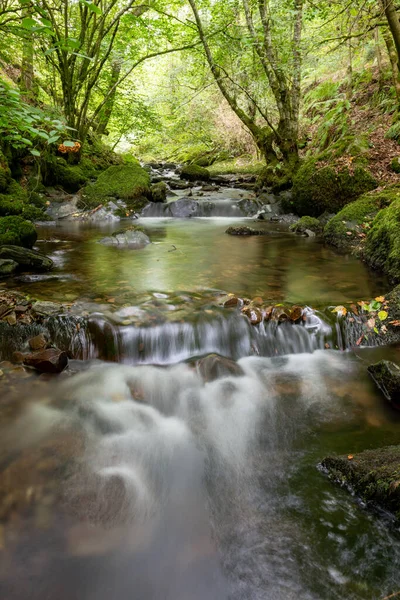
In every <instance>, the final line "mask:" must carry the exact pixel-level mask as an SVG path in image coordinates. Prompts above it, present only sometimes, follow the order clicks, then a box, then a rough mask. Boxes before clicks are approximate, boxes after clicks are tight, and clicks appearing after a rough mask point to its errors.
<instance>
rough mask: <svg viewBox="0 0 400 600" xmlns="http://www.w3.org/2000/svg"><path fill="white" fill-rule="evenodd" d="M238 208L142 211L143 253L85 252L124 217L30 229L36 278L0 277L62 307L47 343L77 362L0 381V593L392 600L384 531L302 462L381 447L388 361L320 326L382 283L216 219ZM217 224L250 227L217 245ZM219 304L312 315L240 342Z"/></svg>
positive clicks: (313, 242) (281, 231)
mask: <svg viewBox="0 0 400 600" xmlns="http://www.w3.org/2000/svg"><path fill="white" fill-rule="evenodd" d="M242 193H243V190H241V191H239V190H236V192H232V191H229V190H228V191H226V192H223V193H222V195H220V197H221V200H220V201H221V202H222V203H223V204H224V205H225V207H224V208H221V207H220V206H219V207H217V209H215V211H214V213H213V212H212V214H211V216H209V217H192V218H190V219H173V218H166V217H165V216H164V215H163V216H155V215H154V214H151V215H150V216H147V217H146V216H142V217H141V218H140V219H138V220H137V221H135V224H138V225H140V226H141V227H142V228H143V229H144V231H145V232H146V233H147V235H148V236H149V238H150V240H151V242H152V243H151V244H149V245H147V246H146V247H144V248H142V249H120V248H115V247H109V246H103V245H101V244H99V243H98V242H99V240H100V239H102V238H103V237H105V236H107V235H110V234H111V233H113V232H115V231H120V230H121V229H124V228H128V227H129V226H130V225H131V223H128V222H126V221H123V222H121V223H106V224H102V223H98V224H91V225H90V224H83V223H76V222H73V221H64V222H59V223H58V224H57V225H54V224H52V225H46V226H42V227H41V228H40V229H39V232H38V233H39V240H40V243H38V246H37V247H38V248H39V249H40V250H41V251H42V252H44V253H46V254H48V255H49V256H51V257H52V258H53V260H54V261H55V264H56V267H55V269H54V271H52V272H51V273H49V274H39V275H38V274H27V275H23V276H19V277H16V278H14V279H12V280H8V281H6V282H5V283H4V286H3V287H7V288H9V289H13V290H15V289H17V290H20V291H22V292H24V293H28V294H30V295H31V296H36V297H38V298H40V299H42V300H51V301H59V302H70V303H71V304H73V311H74V310H75V313H76V316H75V317H74V316H72V317H69V318H68V319H67V318H66V317H62V316H61V317H56V318H55V319H54V320H53V325H52V327H53V329H54V335H55V337H57V335H58V336H59V339H60V343H61V339H62V338H63V336H64V337H66V336H69V337H74V336H75V337H74V343H75V344H76V352H75V355H76V358H79V359H81V360H71V361H70V367H69V369H68V371H66V372H65V373H63V374H62V375H60V376H59V377H58V378H51V377H46V376H39V377H38V376H36V375H35V374H33V373H32V374H31V373H24V374H19V375H18V373H16V374H15V377H14V376H13V373H12V372H11V373H10V374H9V375H8V374H7V373H6V376H7V377H8V376H9V377H10V379H9V380H7V381H8V383H7V385H3V387H2V386H1V379H0V396H1V397H2V399H1V404H0V408H1V411H2V412H1V415H2V416H1V421H0V469H1V471H2V476H1V482H0V517H1V525H0V597H1V598H4V599H5V600H25V599H28V598H29V599H30V600H36V599H37V600H44V599H45V598H46V599H47V598H48V599H55V598H57V600H64V599H65V600H73V599H74V600H75V599H76V600H111V599H113V600H125V599H126V600H128V599H129V600H225V599H226V600H281V599H282V600H292V599H293V600H295V599H296V600H337V599H339V600H382V599H383V598H384V597H385V596H387V595H389V594H391V593H394V592H397V591H398V590H399V587H400V585H399V569H400V535H399V531H398V529H397V528H396V527H395V525H394V522H393V519H392V518H391V516H390V515H387V514H374V513H371V512H369V511H367V510H366V509H365V507H364V506H363V505H362V503H361V502H360V501H359V500H357V498H355V497H353V496H351V495H350V494H348V492H346V491H345V490H342V489H340V488H339V487H335V486H334V485H332V483H331V482H329V480H328V478H327V476H326V475H325V474H324V473H323V472H322V471H321V470H320V469H319V467H318V465H319V463H320V461H321V460H322V459H323V458H324V457H325V456H327V455H329V454H332V453H342V454H348V453H355V452H358V451H360V450H364V449H367V448H377V447H380V446H384V445H389V444H392V443H393V444H394V443H398V440H399V431H400V413H396V412H395V411H393V410H392V409H391V407H390V406H389V405H388V404H386V402H385V401H384V399H383V398H382V397H381V396H380V394H379V393H378V392H377V390H376V389H375V387H374V384H373V382H372V381H371V380H370V379H369V377H368V374H367V371H366V367H367V366H368V364H371V363H372V362H376V361H378V360H380V359H381V358H387V359H390V360H394V361H395V362H396V361H400V349H399V348H388V347H379V348H357V349H354V348H351V346H352V344H351V343H350V342H347V343H346V341H343V339H342V338H340V339H341V342H340V343H339V337H340V335H339V333H338V332H337V330H335V326H334V323H333V321H332V317H330V318H328V316H327V315H328V313H327V312H326V307H327V306H331V307H333V306H335V305H338V304H342V303H346V302H353V301H357V300H360V299H369V298H371V297H374V296H376V295H380V294H384V293H386V292H387V291H388V290H389V285H388V282H387V281H386V280H385V279H384V278H383V277H378V276H377V275H376V274H374V273H371V272H370V271H368V269H366V267H365V266H364V265H363V264H362V263H361V262H359V261H357V260H356V259H354V258H353V257H349V256H343V255H340V254H338V253H336V252H334V251H333V250H332V249H330V248H328V247H326V246H324V244H323V242H322V241H321V240H320V239H318V238H309V239H307V238H303V237H300V236H295V235H294V234H292V233H289V232H288V227H287V225H286V224H283V223H277V222H264V221H262V222H257V223H254V219H246V218H243V217H242V216H241V217H239V218H235V217H233V216H232V211H235V209H232V204H233V203H234V202H236V201H237V198H238V197H241V196H239V194H242ZM232 194H233V195H235V194H236V196H235V197H233V198H232ZM225 196H229V197H228V198H226V197H225ZM181 197H182V193H180V194H178V196H177V198H178V199H177V201H178V200H179V199H180V198H181ZM200 202H213V203H214V204H217V203H218V202H219V200H217V199H215V198H214V197H207V196H206V195H204V196H203V197H201V201H200ZM164 209H165V207H164ZM164 209H163V210H164ZM157 210H161V209H159V208H157ZM213 210H214V209H213ZM215 212H216V213H218V214H217V215H216V214H215ZM227 212H228V215H227V214H226V213H227ZM221 213H222V214H221ZM231 224H235V225H238V224H241V225H250V226H253V227H256V228H257V229H263V230H264V231H265V233H266V234H265V235H262V236H254V237H248V238H247V237H246V238H241V237H235V236H229V235H226V234H225V230H226V229H227V227H228V226H229V225H231ZM227 293H234V294H236V295H240V296H243V297H249V298H253V297H255V296H261V297H262V298H263V299H265V301H266V302H270V303H273V304H275V303H280V302H282V303H283V302H288V303H292V304H296V303H298V304H301V305H308V306H309V307H310V308H308V309H306V313H305V314H306V319H305V320H304V322H303V323H302V324H299V325H292V324H289V323H283V324H282V325H279V327H277V326H276V325H274V324H273V323H271V324H260V325H258V326H257V327H253V326H251V325H250V324H249V323H248V322H247V320H246V319H244V318H243V317H241V316H240V315H239V314H238V311H235V310H231V309H223V308H221V307H220V306H219V305H218V304H219V301H220V299H221V298H223V297H224V295H225V294H227ZM311 307H312V308H311ZM324 310H325V312H323V311H324ZM329 312H330V311H329ZM82 314H84V318H85V325H84V326H82V327H76V322H75V321H74V318H75V319H80V318H81V316H80V315H82ZM329 319H331V320H329ZM71 323H72V326H71ZM72 330H73V332H72ZM335 331H336V333H335ZM327 342H329V343H327ZM327 348H329V349H327ZM334 348H339V349H337V350H336V349H334ZM210 353H218V354H220V355H221V356H224V357H226V358H227V359H232V361H231V360H229V361H228V362H227V365H226V366H225V367H224V366H223V367H222V368H221V370H219V372H218V373H217V374H215V372H213V371H212V369H208V368H207V366H206V367H204V363H202V362H201V361H200V362H199V359H200V358H201V357H204V356H206V355H208V354H210ZM233 361H235V362H233ZM201 365H203V366H201ZM13 377H14V378H13ZM10 382H11V383H10Z"/></svg>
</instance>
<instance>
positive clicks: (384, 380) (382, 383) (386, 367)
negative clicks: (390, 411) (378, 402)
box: [367, 360, 400, 410]
mask: <svg viewBox="0 0 400 600" xmlns="http://www.w3.org/2000/svg"><path fill="white" fill-rule="evenodd" d="M367 371H368V373H369V374H370V375H371V377H372V379H373V380H374V381H375V383H376V385H377V386H378V388H379V389H380V390H381V392H382V394H383V395H384V396H385V398H386V399H387V400H388V401H389V402H390V404H391V405H392V406H393V407H394V408H397V409H398V410H400V367H399V366H398V365H396V363H394V362H391V361H389V360H381V361H380V362H378V363H376V364H375V365H370V366H369V367H368V369H367Z"/></svg>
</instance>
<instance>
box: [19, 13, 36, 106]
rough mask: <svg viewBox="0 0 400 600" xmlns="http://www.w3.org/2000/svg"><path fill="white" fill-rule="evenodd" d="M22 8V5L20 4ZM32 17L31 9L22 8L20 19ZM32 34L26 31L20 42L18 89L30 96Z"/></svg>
mask: <svg viewBox="0 0 400 600" xmlns="http://www.w3.org/2000/svg"><path fill="white" fill-rule="evenodd" d="M20 4H21V5H22V7H23V6H24V4H23V3H22V2H20ZM26 17H32V9H31V8H28V9H27V8H23V10H22V18H26ZM33 56H34V48H33V34H32V33H31V32H30V31H29V32H28V31H26V33H25V35H24V38H23V41H22V63H21V82H20V88H21V91H22V93H24V94H30V93H31V92H32V89H33V77H34V75H33Z"/></svg>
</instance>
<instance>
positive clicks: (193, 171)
mask: <svg viewBox="0 0 400 600" xmlns="http://www.w3.org/2000/svg"><path fill="white" fill-rule="evenodd" d="M181 177H182V178H183V179H188V180H189V181H208V180H209V179H210V171H209V170H208V169H205V168H204V167H200V166H199V165H186V166H185V167H183V169H182V172H181Z"/></svg>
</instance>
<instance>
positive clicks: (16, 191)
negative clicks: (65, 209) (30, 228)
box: [0, 179, 46, 221]
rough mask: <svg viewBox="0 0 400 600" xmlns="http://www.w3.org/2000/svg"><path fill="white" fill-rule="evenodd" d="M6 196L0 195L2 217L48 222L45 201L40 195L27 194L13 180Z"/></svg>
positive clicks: (0, 213)
mask: <svg viewBox="0 0 400 600" xmlns="http://www.w3.org/2000/svg"><path fill="white" fill-rule="evenodd" d="M6 191H7V193H6V194H0V217H6V216H10V215H22V216H23V217H24V219H26V220H28V221H38V220H41V221H43V220H46V216H45V214H44V211H43V208H44V206H45V200H44V199H43V198H42V197H41V196H40V195H39V194H35V193H34V192H31V194H30V195H29V196H28V194H27V192H26V191H25V190H24V189H23V188H22V187H21V186H20V185H19V183H17V182H16V181H14V180H13V179H12V180H11V183H10V184H9V186H8V188H7V190H6Z"/></svg>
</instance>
